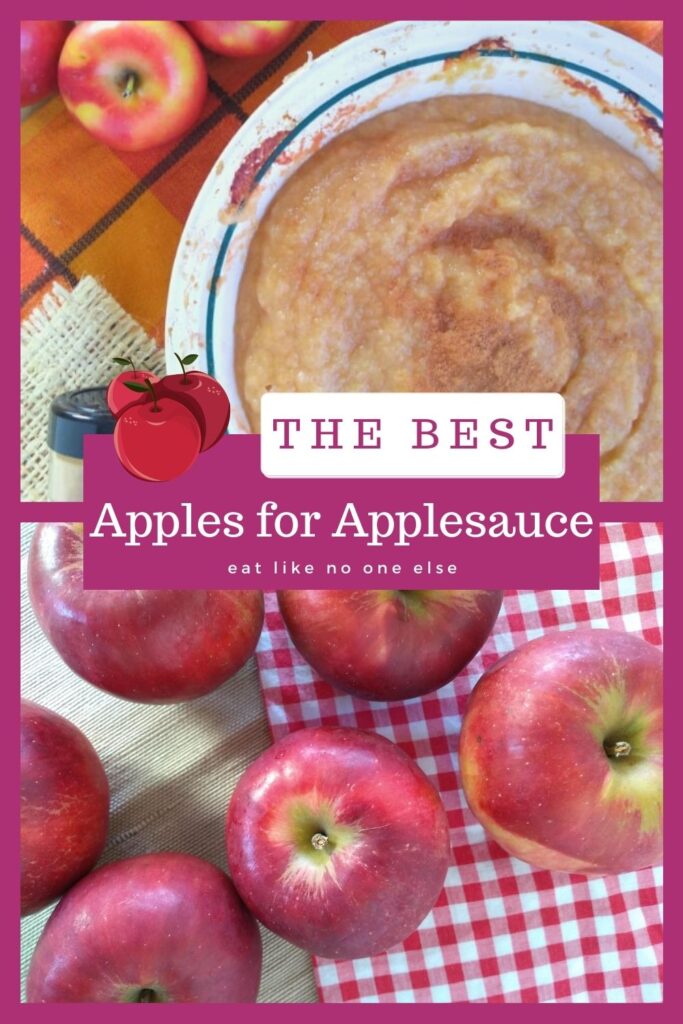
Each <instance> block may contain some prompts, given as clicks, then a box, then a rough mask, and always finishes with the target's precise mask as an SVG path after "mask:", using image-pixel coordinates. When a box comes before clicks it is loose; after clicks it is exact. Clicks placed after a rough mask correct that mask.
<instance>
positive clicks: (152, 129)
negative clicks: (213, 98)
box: [59, 21, 207, 150]
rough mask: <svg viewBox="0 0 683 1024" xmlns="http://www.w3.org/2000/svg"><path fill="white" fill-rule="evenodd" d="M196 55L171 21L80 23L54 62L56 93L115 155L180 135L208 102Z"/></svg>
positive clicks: (185, 34) (196, 49) (191, 43)
mask: <svg viewBox="0 0 683 1024" xmlns="http://www.w3.org/2000/svg"><path fill="white" fill-rule="evenodd" d="M206 83H207V77H206V68H205V66H204V61H203V59H202V55H201V52H200V50H199V47H198V46H197V44H196V43H195V41H194V39H193V38H192V37H191V36H190V34H189V33H188V32H186V31H185V29H184V28H183V27H182V25H179V24H178V22H176V21H82V22H80V24H79V25H77V26H76V28H75V29H74V30H73V32H72V33H71V35H70V36H69V38H68V40H67V42H66V44H65V46H64V49H63V50H62V55H61V57H60V59H59V90H60V92H61V94H62V98H63V100H64V102H65V104H66V106H67V108H68V109H69V110H70V111H71V113H72V114H73V115H74V117H75V118H77V120H78V121H80V122H81V124H82V125H83V127H84V128H87V130H88V131H89V132H90V133H91V134H92V135H94V136H95V138H97V139H100V140H101V141H102V142H106V143H107V145H109V146H112V147H113V148H114V149H127V150H138V149H148V148H149V147H150V146H158V145H161V144H162V143H166V142H170V141H171V140H172V139H175V138H177V137H178V136H179V135H182V134H183V133H184V132H186V131H187V130H188V129H189V128H191V127H192V125H193V124H194V123H195V121H196V120H197V118H198V117H199V114H200V111H201V109H202V106H203V105H204V98H205V96H206Z"/></svg>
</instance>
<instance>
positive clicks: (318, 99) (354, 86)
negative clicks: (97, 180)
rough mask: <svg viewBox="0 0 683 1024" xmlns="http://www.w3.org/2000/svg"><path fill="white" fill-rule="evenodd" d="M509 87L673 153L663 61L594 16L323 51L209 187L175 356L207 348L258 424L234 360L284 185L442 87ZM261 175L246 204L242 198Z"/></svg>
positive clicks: (237, 422) (195, 217) (420, 29)
mask: <svg viewBox="0 0 683 1024" xmlns="http://www.w3.org/2000/svg"><path fill="white" fill-rule="evenodd" d="M475 92H478V93H498V94H500V95H506V96H515V97H518V98H521V99H528V100H533V101H535V102H537V103H543V104H545V105H547V106H550V107H555V108H557V109H558V110H563V111H566V112H567V113H570V114H574V115H575V116H577V117H581V118H583V119H584V120H586V121H588V122H589V123H590V124H591V125H593V126H594V127H595V128H597V129H598V130H599V131H601V132H603V133H604V134H605V135H608V136H610V138H612V139H614V140H615V141H617V142H618V143H619V144H620V145H621V146H623V147H624V148H625V149H627V150H629V151H630V152H633V153H636V154H637V155H639V156H640V157H641V158H642V159H643V160H644V161H645V162H646V163H647V164H648V165H649V166H650V167H651V168H657V167H658V166H659V164H660V161H661V126H662V112H661V108H662V59H661V57H659V56H658V55H657V54H655V53H654V52H653V51H651V50H649V49H647V48H646V47H644V46H642V45H640V44H639V43H636V42H634V41H633V40H631V39H628V38H627V37H626V36H622V35H619V34H617V33H615V32H612V31H610V30H608V29H605V28H602V27H601V26H598V25H595V24H594V23H593V22H587V21H575V22H574V21H565V22H562V21H545V22H531V21H528V22H524V21H510V22H489V21H479V22H477V21H462V22H457V21H447V22H427V21H423V22H394V23H392V24H391V25H386V26H383V27H382V28H378V29H375V30H373V31H372V32H367V33H364V34H363V35H360V36H356V37H354V38H353V39H350V40H348V41H347V42H345V43H343V44H341V45H340V46H337V47H336V48H335V49H333V50H330V51H329V52H328V53H326V54H324V55H323V56H322V57H319V58H318V59H317V60H313V61H310V62H309V63H308V64H306V65H304V66H303V67H302V68H301V69H299V70H298V71H296V72H295V73H294V74H292V75H289V76H288V77H287V78H286V80H285V81H284V82H283V84H282V85H281V86H280V87H279V88H278V89H276V91H275V92H274V93H273V94H272V95H271V96H270V97H269V98H268V99H267V100H266V101H265V102H264V103H263V104H262V105H261V106H260V107H259V108H258V110H257V111H256V112H255V113H254V114H252V116H251V117H250V118H249V119H248V121H247V122H246V123H245V124H244V125H243V126H242V127H241V128H240V129H239V131H238V132H237V133H236V135H234V136H233V138H232V139H231V140H230V142H229V143H228V145H227V146H226V147H225V149H224V151H223V153H222V154H221V156H220V158H219V159H218V161H217V162H216V164H215V166H214V167H213V169H212V171H211V173H210V174H209V176H208V178H207V179H206V181H205V182H204V185H203V186H202V189H201V191H200V193H199V195H198V196H197V199H196V201H195V204H194V206H193V208H192V211H191V213H190V216H189V218H188V220H187V223H186V225H185V230H184V231H183V235H182V238H181V240H180V244H179V247H178V252H177V254H176V259H175V263H174V267H173V274H172V277H171V286H170V291H169V298H168V306H167V313H166V353H167V362H168V365H169V368H170V369H171V371H172V368H173V366H174V365H175V359H174V358H173V352H174V351H175V352H181V353H187V352H191V351H194V352H199V353H200V361H198V363H197V364H196V366H197V368H203V369H206V370H208V372H209V373H212V374H214V375H215V376H216V377H217V378H218V379H219V380H220V381H221V383H222V384H223V386H224V387H225V388H226V390H227V392H228V394H229V395H230V399H231V401H232V405H233V413H232V419H231V425H230V429H231V431H235V432H239V431H246V430H248V426H247V420H246V416H245V415H244V411H243V409H242V407H241V404H240V396H239V391H238V388H237V383H236V380H235V371H234V359H233V357H234V337H233V326H234V315H235V302H236V298H237V293H238V289H239V283H240V278H241V275H242V270H243V267H244V261H245V256H246V253H247V250H248V247H249V243H250V241H251V238H252V236H253V234H254V231H255V229H256V226H257V224H258V222H259V219H260V217H261V216H262V214H263V212H264V211H265V209H266V207H267V206H268V204H269V202H270V201H271V199H272V198H273V196H274V195H275V193H276V192H277V190H278V189H279V188H280V186H281V185H282V183H283V182H284V181H285V180H286V179H287V178H288V177H289V176H290V175H291V174H293V173H294V172H295V171H296V169H297V168H298V167H299V166H300V165H301V164H302V163H303V161H304V160H306V159H307V157H308V156H310V155H311V153H313V152H315V151H316V150H317V149H319V148H320V146H322V145H324V144H325V142H327V141H328V140H329V139H331V138H332V137H333V136H335V135H337V134H339V132H341V131H344V130H346V129H347V128H350V127H352V126H353V125H355V124H358V123H359V122H360V121H363V120H365V119H366V118H368V117H372V116H373V115H375V114H378V113H381V112H382V111H385V110H390V109H391V108H393V107H397V106H401V105H402V104H405V103H411V102H413V101H415V100H420V99H427V98H428V97H432V96H441V95H454V94H462V93H475ZM245 180H246V181H253V185H252V187H251V189H250V190H249V191H248V197H247V198H246V199H245V200H244V202H243V203H242V205H241V206H240V208H239V209H237V207H236V205H235V203H233V202H231V194H232V192H233V190H236V191H237V192H241V191H242V189H243V188H244V183H245Z"/></svg>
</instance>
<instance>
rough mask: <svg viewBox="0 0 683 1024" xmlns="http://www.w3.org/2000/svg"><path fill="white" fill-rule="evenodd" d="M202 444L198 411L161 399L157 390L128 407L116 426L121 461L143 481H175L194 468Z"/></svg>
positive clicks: (125, 467)
mask: <svg viewBox="0 0 683 1024" xmlns="http://www.w3.org/2000/svg"><path fill="white" fill-rule="evenodd" d="M147 383H148V384H149V381H148V382H147ZM124 386H125V385H124ZM140 386H142V385H140ZM152 386H153V385H152ZM201 444H202V432H201V429H200V426H199V423H198V422H197V420H196V418H195V416H194V414H193V413H192V412H190V410H189V409H188V408H187V407H186V406H185V405H183V404H182V402H176V401H175V400H174V399H173V398H168V397H167V396H164V397H163V398H161V397H159V398H158V397H157V392H156V390H155V393H154V398H152V399H144V400H143V401H142V402H135V403H134V404H133V405H131V406H128V407H127V408H126V409H124V410H123V412H122V413H121V414H120V415H119V418H118V420H117V422H116V426H115V428H114V448H115V449H116V454H117V455H118V457H119V459H120V460H121V464H122V465H123V467H124V469H127V470H128V472H129V473H131V474H132V475H133V476H136V477H138V478H139V479H140V480H156V481H157V482H160V481H162V480H174V479H175V478H176V477H177V476H180V474H181V473H184V472H186V470H188V469H189V468H190V466H191V465H192V463H193V462H194V461H195V459H196V458H197V456H198V455H199V451H200V448H201Z"/></svg>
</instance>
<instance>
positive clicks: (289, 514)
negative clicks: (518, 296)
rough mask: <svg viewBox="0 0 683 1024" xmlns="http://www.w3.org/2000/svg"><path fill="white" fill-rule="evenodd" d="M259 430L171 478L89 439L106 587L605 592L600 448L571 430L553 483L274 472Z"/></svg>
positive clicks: (95, 574) (93, 583)
mask: <svg viewBox="0 0 683 1024" xmlns="http://www.w3.org/2000/svg"><path fill="white" fill-rule="evenodd" d="M259 455H260V453H259V437H258V436H257V435H234V436H226V437H225V438H224V439H223V440H222V441H221V442H220V443H219V444H217V445H216V446H215V447H214V448H212V449H210V450H209V451H207V452H204V453H203V454H202V455H201V456H200V457H199V458H198V459H197V461H196V463H195V464H194V465H193V466H192V468H191V469H190V470H189V471H188V472H187V473H185V474H183V475H182V476H181V477H179V478H178V479H177V480H173V481H171V482H169V483H147V482H144V481H140V480H137V479H135V478H134V477H132V476H130V475H129V474H128V473H127V472H126V471H125V470H124V469H123V467H122V466H121V464H120V463H119V461H118V458H117V457H116V454H115V452H114V447H113V444H112V439H111V438H110V437H89V438H87V439H86V456H85V501H84V526H85V531H84V532H85V585H86V587H88V588H93V589H115V590H118V589H121V590H123V589H125V590H127V589H131V588H136V589H156V588H177V589H208V588H222V589H242V588H254V589H259V590H273V589H281V588H300V589H325V588H332V589H337V588H340V589H341V588H347V587H348V588H356V587H361V588H363V589H380V588H385V587H389V588H400V589H428V588H437V589H490V588H503V589H504V588H515V589H545V588H549V587H552V588H567V589H573V588H581V589H583V588H597V587H598V586H599V559H598V541H599V528H598V521H599V504H598V502H599V495H598V489H599V451H598V439H597V437H595V436H574V435H570V436H568V437H567V449H566V472H565V475H564V476H563V477H561V478H559V479H549V480H516V481H515V482H514V484H512V485H511V482H510V481H509V480H508V481H506V480H444V479H440V480H431V479H422V480H411V479H395V480H394V479H389V480H387V479H383V480H348V479H344V480H336V479H331V480H330V479H325V480H311V479H302V480H294V479H268V478H267V477H264V476H263V475H262V473H261V471H260V466H259V463H260V457H259Z"/></svg>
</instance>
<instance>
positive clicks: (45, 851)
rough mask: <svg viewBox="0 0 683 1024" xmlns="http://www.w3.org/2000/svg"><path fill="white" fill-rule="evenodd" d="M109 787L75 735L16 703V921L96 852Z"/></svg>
mask: <svg viewBox="0 0 683 1024" xmlns="http://www.w3.org/2000/svg"><path fill="white" fill-rule="evenodd" d="M108 820H109V784H108V782H107V776H106V775H105V772H104V768H103V767H102V762H101V761H100V759H99V757H98V756H97V753H96V752H95V749H94V747H93V746H92V744H91V743H90V741H89V740H88V739H86V737H85V736H84V735H83V733H82V732H81V731H80V729H77V728H76V726H75V725H73V724H72V723H71V722H69V721H67V719H66V718H62V716H61V715H57V714H55V712H54V711H48V710H47V708H43V707H41V706H40V705H39V704H34V703H33V701H30V700H22V702H21V913H22V914H32V913H33V912H34V911H35V910H40V909H41V908H42V907H45V906H47V904H48V903H50V902H51V901H52V900H54V899H56V898H57V896H61V894H62V893H63V892H64V891H65V890H66V889H68V888H69V886H70V885H73V883H74V882H77V881H78V879H79V878H81V877H82V876H83V875H84V874H85V873H86V872H87V871H90V869H91V868H92V867H93V865H94V864H95V862H96V861H97V859H98V857H99V856H100V854H101V853H102V850H103V848H104V842H105V839H106V837H107V823H108Z"/></svg>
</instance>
